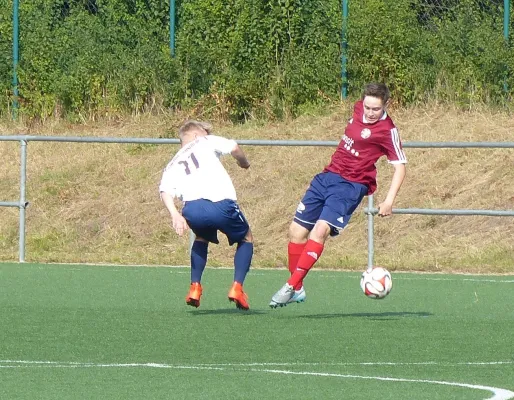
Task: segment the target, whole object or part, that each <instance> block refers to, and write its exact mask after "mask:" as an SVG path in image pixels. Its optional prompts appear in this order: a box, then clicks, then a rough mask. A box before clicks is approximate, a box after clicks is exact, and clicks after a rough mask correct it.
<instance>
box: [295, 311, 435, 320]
mask: <svg viewBox="0 0 514 400" xmlns="http://www.w3.org/2000/svg"><path fill="white" fill-rule="evenodd" d="M432 315H434V314H432V313H429V312H423V311H420V312H408V311H405V312H382V313H351V314H342V313H339V314H316V315H302V316H298V317H295V318H312V319H320V318H349V317H357V318H372V319H380V320H384V319H399V318H404V317H415V318H426V317H431V316H432Z"/></svg>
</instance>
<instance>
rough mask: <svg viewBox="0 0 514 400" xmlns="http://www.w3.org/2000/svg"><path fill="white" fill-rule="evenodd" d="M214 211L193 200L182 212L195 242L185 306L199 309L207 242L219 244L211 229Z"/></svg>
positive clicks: (210, 204) (192, 250) (214, 230)
mask: <svg viewBox="0 0 514 400" xmlns="http://www.w3.org/2000/svg"><path fill="white" fill-rule="evenodd" d="M215 212H216V210H213V209H212V203H211V202H209V201H207V200H195V201H191V202H187V203H186V205H185V206H184V208H183V210H182V215H183V216H184V218H185V219H186V221H187V223H188V225H189V227H190V228H191V230H192V231H193V233H194V234H195V240H194V242H193V245H192V246H191V257H190V261H191V285H190V288H189V292H188V294H187V296H186V304H188V305H190V306H193V307H199V306H200V298H201V296H202V291H203V289H202V285H201V281H202V276H203V273H204V270H205V266H206V265H207V254H208V247H209V242H213V243H219V241H218V237H217V230H216V229H215V228H213V227H212V223H211V220H212V217H211V215H212V214H213V213H215Z"/></svg>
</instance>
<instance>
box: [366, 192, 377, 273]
mask: <svg viewBox="0 0 514 400" xmlns="http://www.w3.org/2000/svg"><path fill="white" fill-rule="evenodd" d="M373 208H374V207H373V195H372V194H371V195H369V196H368V211H367V214H368V269H371V268H373V255H374V251H375V248H374V236H373V230H374V216H373V212H372V210H373Z"/></svg>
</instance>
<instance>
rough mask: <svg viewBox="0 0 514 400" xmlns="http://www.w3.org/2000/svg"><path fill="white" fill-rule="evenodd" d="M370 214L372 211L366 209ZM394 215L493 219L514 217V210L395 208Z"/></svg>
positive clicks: (374, 211)
mask: <svg viewBox="0 0 514 400" xmlns="http://www.w3.org/2000/svg"><path fill="white" fill-rule="evenodd" d="M364 213H365V214H370V209H369V208H365V209H364ZM371 214H378V209H377V208H373V209H371ZM393 214H421V215H485V216H492V217H514V210H458V209H456V210H443V209H427V208H393Z"/></svg>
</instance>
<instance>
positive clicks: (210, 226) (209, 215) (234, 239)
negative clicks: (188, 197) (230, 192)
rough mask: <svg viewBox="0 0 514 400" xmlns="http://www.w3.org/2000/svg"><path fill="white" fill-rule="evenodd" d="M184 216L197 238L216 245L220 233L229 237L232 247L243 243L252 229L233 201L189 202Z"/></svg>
mask: <svg viewBox="0 0 514 400" xmlns="http://www.w3.org/2000/svg"><path fill="white" fill-rule="evenodd" d="M182 216H183V217H184V218H185V219H186V221H187V224H188V225H189V227H190V228H191V229H192V231H193V232H194V234H195V235H196V236H198V237H201V238H203V239H205V240H208V241H209V242H212V243H216V244H218V243H219V240H218V231H220V232H222V233H224V234H225V235H226V236H227V238H228V242H229V244H230V245H231V246H232V245H233V244H234V243H239V242H242V241H243V239H244V238H245V236H246V234H247V233H248V230H249V229H250V226H249V225H248V222H247V221H246V218H245V217H244V215H243V213H242V212H241V210H240V209H239V206H238V205H237V203H236V202H235V201H233V200H222V201H217V202H212V201H210V200H204V199H200V200H193V201H188V202H186V204H185V205H184V208H183V209H182Z"/></svg>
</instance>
